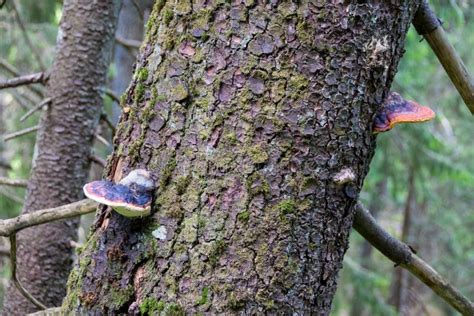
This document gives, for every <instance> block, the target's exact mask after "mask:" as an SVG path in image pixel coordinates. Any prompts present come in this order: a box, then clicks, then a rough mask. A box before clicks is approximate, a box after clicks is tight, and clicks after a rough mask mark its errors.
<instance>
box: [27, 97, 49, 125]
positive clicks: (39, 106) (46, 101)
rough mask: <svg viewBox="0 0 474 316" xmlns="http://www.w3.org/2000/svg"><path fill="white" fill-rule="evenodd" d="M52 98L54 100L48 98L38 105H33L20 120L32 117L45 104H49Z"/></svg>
mask: <svg viewBox="0 0 474 316" xmlns="http://www.w3.org/2000/svg"><path fill="white" fill-rule="evenodd" d="M51 100H52V99H51V98H46V99H44V100H43V101H41V102H40V103H38V104H37V105H35V106H34V107H32V108H31V109H30V110H29V111H28V112H26V113H25V115H23V116H22V117H21V118H20V122H23V121H24V120H26V119H27V118H28V117H30V116H31V115H32V114H33V113H35V112H36V111H38V110H39V109H42V108H43V106H45V105H48V104H49V103H51Z"/></svg>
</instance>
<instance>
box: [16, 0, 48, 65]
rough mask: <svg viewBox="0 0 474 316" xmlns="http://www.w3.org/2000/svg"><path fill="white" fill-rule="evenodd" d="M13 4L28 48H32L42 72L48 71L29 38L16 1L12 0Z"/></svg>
mask: <svg viewBox="0 0 474 316" xmlns="http://www.w3.org/2000/svg"><path fill="white" fill-rule="evenodd" d="M11 4H12V8H13V11H14V12H15V20H16V22H17V23H18V25H19V26H20V29H21V32H22V34H23V37H24V38H25V42H26V44H27V45H28V47H29V48H30V50H31V52H32V53H33V55H34V56H35V58H36V61H37V62H38V64H39V66H40V68H41V70H42V71H45V70H46V66H45V65H44V64H43V61H42V60H41V55H40V53H39V52H38V51H37V50H36V47H35V46H34V45H33V43H32V42H31V40H30V37H29V35H28V32H27V30H26V27H25V24H24V23H23V21H22V20H21V17H20V13H19V12H18V9H17V7H16V4H15V0H12V1H11Z"/></svg>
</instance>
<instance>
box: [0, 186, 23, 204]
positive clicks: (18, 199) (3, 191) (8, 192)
mask: <svg viewBox="0 0 474 316" xmlns="http://www.w3.org/2000/svg"><path fill="white" fill-rule="evenodd" d="M0 195H3V196H4V197H6V198H7V199H10V200H12V201H13V202H15V203H18V204H20V205H23V203H24V201H23V199H22V198H21V197H19V196H18V195H16V194H15V192H13V190H9V188H3V187H0Z"/></svg>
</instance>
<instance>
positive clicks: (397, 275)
mask: <svg viewBox="0 0 474 316" xmlns="http://www.w3.org/2000/svg"><path fill="white" fill-rule="evenodd" d="M414 170H415V169H414V167H413V166H410V167H409V177H408V195H407V199H406V201H405V209H404V211H403V225H402V235H401V238H400V240H401V241H403V242H405V243H407V244H408V245H411V231H412V230H411V225H412V216H413V214H412V213H413V210H414V208H415V207H416V206H415V204H416V187H415V171H414ZM408 277H409V275H408V272H407V271H406V270H405V269H402V268H401V267H396V268H395V270H394V272H393V280H392V285H391V290H390V298H389V303H390V304H392V305H393V306H395V308H396V310H397V311H398V312H399V313H400V314H401V315H408V313H409V310H410V304H408V292H409V287H408Z"/></svg>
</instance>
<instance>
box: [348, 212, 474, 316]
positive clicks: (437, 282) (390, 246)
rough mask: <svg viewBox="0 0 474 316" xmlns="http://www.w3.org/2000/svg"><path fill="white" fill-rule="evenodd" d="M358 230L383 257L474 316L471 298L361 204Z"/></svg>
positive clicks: (464, 311) (473, 305) (357, 216)
mask: <svg viewBox="0 0 474 316" xmlns="http://www.w3.org/2000/svg"><path fill="white" fill-rule="evenodd" d="M354 228H355V230H357V232H358V233H359V234H361V235H362V236H363V237H364V238H365V239H366V240H367V241H368V242H369V243H371V244H372V246H374V247H375V248H377V249H378V250H379V251H380V252H381V253H382V254H383V255H385V256H386V257H387V258H389V259H390V260H392V261H393V262H395V264H396V265H400V266H401V267H403V268H405V269H407V270H408V271H410V272H411V273H412V274H413V275H414V276H416V277H417V278H418V279H419V280H420V281H422V282H423V283H425V284H426V285H427V286H428V287H429V288H431V289H432V290H433V291H434V292H435V293H436V294H438V295H439V296H440V297H441V298H443V299H444V300H445V301H446V302H447V303H448V304H449V305H451V306H452V307H454V308H455V309H456V310H457V311H459V312H460V313H462V314H463V315H474V304H473V303H472V302H471V301H469V299H468V298H466V297H465V296H464V295H463V294H462V293H461V292H460V291H459V290H458V289H456V288H455V287H453V286H452V285H451V284H450V283H449V282H448V281H447V280H445V279H444V278H443V277H442V276H441V275H440V274H439V273H438V272H436V270H434V269H433V268H432V267H431V266H429V265H428V264H427V263H426V262H425V261H423V260H422V259H421V258H420V257H418V256H417V255H416V254H414V253H413V251H412V250H411V249H410V247H409V246H408V245H407V244H405V243H403V242H401V241H399V240H398V239H396V238H394V237H392V236H391V235H390V234H389V233H388V232H386V231H385V230H384V229H383V228H382V227H380V226H379V225H378V224H377V222H376V221H375V219H374V218H373V217H372V215H370V213H369V211H368V210H367V209H365V208H364V207H363V206H362V205H361V204H360V203H358V204H357V206H356V211H355V216H354Z"/></svg>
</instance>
